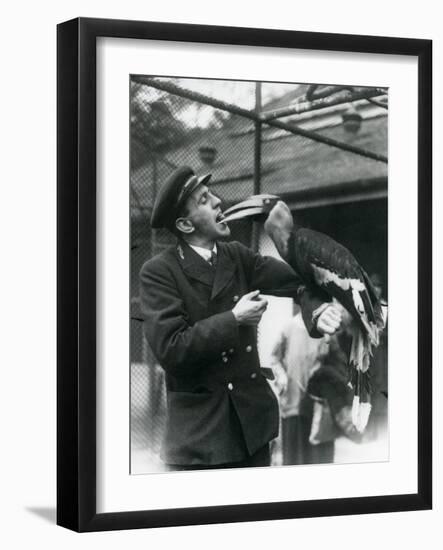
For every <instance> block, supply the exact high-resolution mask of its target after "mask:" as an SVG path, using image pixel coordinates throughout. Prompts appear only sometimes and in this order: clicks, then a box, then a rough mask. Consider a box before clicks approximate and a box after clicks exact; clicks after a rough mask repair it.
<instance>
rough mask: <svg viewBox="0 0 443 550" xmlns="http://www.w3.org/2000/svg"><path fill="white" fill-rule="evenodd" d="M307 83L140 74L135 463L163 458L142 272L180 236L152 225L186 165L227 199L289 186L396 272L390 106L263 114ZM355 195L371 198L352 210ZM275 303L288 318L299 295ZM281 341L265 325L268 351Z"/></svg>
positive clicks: (134, 263) (287, 194) (289, 192)
mask: <svg viewBox="0 0 443 550" xmlns="http://www.w3.org/2000/svg"><path fill="white" fill-rule="evenodd" d="M205 86H206V88H205ZM188 87H189V88H194V90H192V89H191V90H189V89H188ZM196 89H197V90H199V91H196ZM202 89H205V91H206V95H204V94H202V93H201V90H202ZM308 91H309V85H297V84H291V85H283V84H262V83H253V82H226V81H207V82H206V81H200V82H198V83H196V82H195V81H193V80H189V81H187V80H186V79H181V80H180V79H173V78H149V77H144V76H133V77H132V79H131V82H130V137H131V139H130V147H131V151H130V162H131V170H130V212H131V297H132V298H131V305H132V320H131V462H132V464H131V471H132V473H142V472H149V471H155V470H157V469H161V462H160V461H159V458H158V456H159V450H160V446H161V442H162V435H163V429H164V424H165V414H166V406H165V386H164V375H163V371H162V369H161V367H160V365H159V364H158V362H157V361H156V358H155V357H154V355H153V353H152V351H151V350H150V349H149V346H148V344H147V342H146V340H145V338H144V336H143V330H142V322H141V316H140V312H139V302H138V293H139V283H138V274H139V271H140V268H141V266H142V264H143V263H144V262H145V261H146V260H147V259H149V258H150V257H152V256H153V255H155V254H157V253H159V252H161V251H162V250H163V249H164V248H165V247H167V246H169V245H170V244H172V243H173V242H175V237H174V236H172V235H171V234H170V233H168V232H167V230H162V229H160V230H158V229H151V227H150V225H149V219H150V215H151V212H152V207H153V204H154V201H155V198H156V196H157V193H158V191H159V189H160V188H161V186H162V185H163V183H164V182H165V181H166V180H167V178H168V176H169V175H170V174H171V173H172V172H173V171H174V170H175V169H176V168H177V167H179V166H182V165H188V166H191V167H192V168H193V170H194V171H195V172H196V173H197V174H203V173H211V174H212V178H211V190H212V191H213V192H214V193H215V194H217V195H218V196H219V197H220V198H221V199H222V201H223V204H222V208H223V209H225V208H226V207H228V206H229V205H232V204H234V203H236V202H238V201H240V200H242V199H244V198H246V197H247V196H249V195H251V194H254V193H259V192H261V193H273V194H278V195H280V196H282V197H283V198H284V200H286V202H288V204H289V205H290V207H291V209H292V210H293V211H294V212H295V213H296V216H299V217H300V219H301V220H302V221H303V223H304V224H306V225H311V226H314V227H316V228H318V229H320V230H326V232H328V233H329V234H331V235H332V236H333V237H336V238H338V239H339V240H341V242H343V243H344V244H347V245H351V248H353V250H354V251H356V255H357V256H358V254H361V255H364V256H365V259H366V261H367V262H369V264H371V265H370V269H372V270H373V271H376V272H378V273H379V274H380V275H381V277H382V279H383V280H384V282H386V280H387V259H386V248H387V247H386V239H387V210H386V184H387V165H386V161H385V157H384V155H386V151H387V111H386V109H385V108H384V106H383V105H382V106H380V105H375V104H372V103H370V102H368V101H365V100H364V99H363V100H359V102H358V101H357V102H356V104H357V105H360V111H359V117H360V118H359V120H358V122H359V127H358V128H357V129H355V127H354V129H351V130H350V129H349V128H346V126H345V124H344V121H345V117H344V115H345V114H346V113H348V112H349V111H350V110H351V111H352V109H355V107H353V106H352V107H350V104H349V102H348V103H347V102H344V101H343V102H342V103H338V105H335V106H333V107H330V106H326V107H325V108H323V109H318V110H315V111H308V112H304V113H301V114H298V115H297V117H296V121H295V122H294V115H293V113H292V114H290V115H289V116H287V117H283V118H279V119H273V120H268V121H264V120H262V119H260V118H259V116H258V115H257V113H260V112H276V111H278V110H279V109H282V108H287V107H288V105H296V104H297V98H298V99H299V100H300V98H301V99H302V100H303V98H304V96H305V95H306V92H308ZM379 94H380V92H379ZM304 103H306V102H304ZM304 103H303V101H301V103H300V104H304ZM357 118H358V117H357ZM354 122H355V120H354ZM377 201H381V202H380V204H378V203H377ZM348 203H352V204H353V205H354V206H355V205H356V204H358V205H360V206H359V207H358V208H357V209H355V208H353V209H352V212H351V211H349V209H347V208H346V205H347V204H348ZM375 206H376V207H377V208H378V210H377V213H376V217H377V223H376V224H373V225H374V226H375V227H373V228H372V231H371V233H369V228H368V214H367V211H368V209H369V211H370V210H371V209H373V208H374V207H375ZM231 232H232V238H233V239H234V240H238V241H240V242H242V243H244V244H245V245H247V246H251V247H253V248H254V249H259V250H260V252H262V253H264V254H271V255H272V254H276V252H275V249H274V247H273V244H272V243H271V242H270V240H269V239H266V237H265V236H264V235H262V234H259V233H257V232H256V230H254V229H253V228H252V224H250V223H249V222H248V221H239V222H238V223H236V224H233V225H232V226H231ZM368 239H370V240H371V243H370V245H371V246H369V247H368ZM276 307H277V310H276V311H277V315H276V318H277V319H280V318H281V317H282V316H283V318H281V319H280V320H281V322H282V323H283V322H284V321H285V317H287V316H288V315H291V313H292V305H291V306H288V305H287V304H286V305H283V306H281V307H280V306H278V305H277V306H276ZM279 307H280V309H278V308H279ZM282 312H283V313H282ZM264 322H266V320H264ZM262 332H266V333H269V331H262ZM268 336H269V335H268ZM270 345H271V341H269V342H268V341H267V340H266V338H265V337H264V336H260V340H259V349H260V350H261V356H262V357H263V358H264V360H265V361H266V360H267V354H268V353H269V347H270ZM277 448H278V446H277Z"/></svg>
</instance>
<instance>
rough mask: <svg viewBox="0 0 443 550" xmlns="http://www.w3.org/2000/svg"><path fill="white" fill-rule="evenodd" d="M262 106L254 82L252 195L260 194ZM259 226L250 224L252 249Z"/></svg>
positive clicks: (256, 249)
mask: <svg viewBox="0 0 443 550" xmlns="http://www.w3.org/2000/svg"><path fill="white" fill-rule="evenodd" d="M261 108H262V83H261V82H256V83H255V112H256V113H257V115H258V116H257V119H256V120H255V122H254V130H255V132H254V195H258V194H260V189H261V153H262V135H261V133H262V123H261V120H260V118H259V117H260V113H261ZM259 238H260V233H259V227H258V225H257V224H253V226H252V249H253V250H255V251H258V248H259Z"/></svg>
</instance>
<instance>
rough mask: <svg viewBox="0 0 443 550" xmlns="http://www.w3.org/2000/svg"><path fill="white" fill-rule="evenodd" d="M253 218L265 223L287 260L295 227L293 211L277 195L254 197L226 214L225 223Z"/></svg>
mask: <svg viewBox="0 0 443 550" xmlns="http://www.w3.org/2000/svg"><path fill="white" fill-rule="evenodd" d="M247 217H249V218H251V219H252V220H254V221H259V222H264V227H265V231H266V233H267V234H268V235H269V236H270V237H271V239H272V240H273V241H274V244H275V245H276V247H277V250H278V251H279V253H280V254H281V256H283V258H285V257H286V256H287V244H288V239H289V235H290V234H291V231H292V228H293V226H294V221H293V219H292V214H291V211H290V210H289V207H288V205H287V204H286V203H284V202H283V201H282V200H280V197H277V196H276V195H252V197H249V198H248V199H246V200H245V201H243V202H240V203H238V204H235V205H234V206H231V208H228V209H227V210H226V211H225V212H224V218H223V222H224V223H229V222H231V221H234V220H241V219H244V218H247Z"/></svg>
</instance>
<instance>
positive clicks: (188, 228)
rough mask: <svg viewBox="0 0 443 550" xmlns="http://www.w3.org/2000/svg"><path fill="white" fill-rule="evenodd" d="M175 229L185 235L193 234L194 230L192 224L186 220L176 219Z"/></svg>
mask: <svg viewBox="0 0 443 550" xmlns="http://www.w3.org/2000/svg"><path fill="white" fill-rule="evenodd" d="M175 227H176V228H177V229H178V230H179V231H181V232H182V233H185V234H186V235H189V234H190V233H193V232H194V230H195V227H194V224H193V223H192V222H191V220H190V219H188V218H177V219H176V220H175Z"/></svg>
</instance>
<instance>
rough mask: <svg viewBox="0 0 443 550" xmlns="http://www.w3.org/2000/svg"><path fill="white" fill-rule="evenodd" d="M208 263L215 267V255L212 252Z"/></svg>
mask: <svg viewBox="0 0 443 550" xmlns="http://www.w3.org/2000/svg"><path fill="white" fill-rule="evenodd" d="M209 263H210V264H211V265H212V267H215V266H216V265H217V253H216V252H214V251H212V252H211V258H210V260H209Z"/></svg>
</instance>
